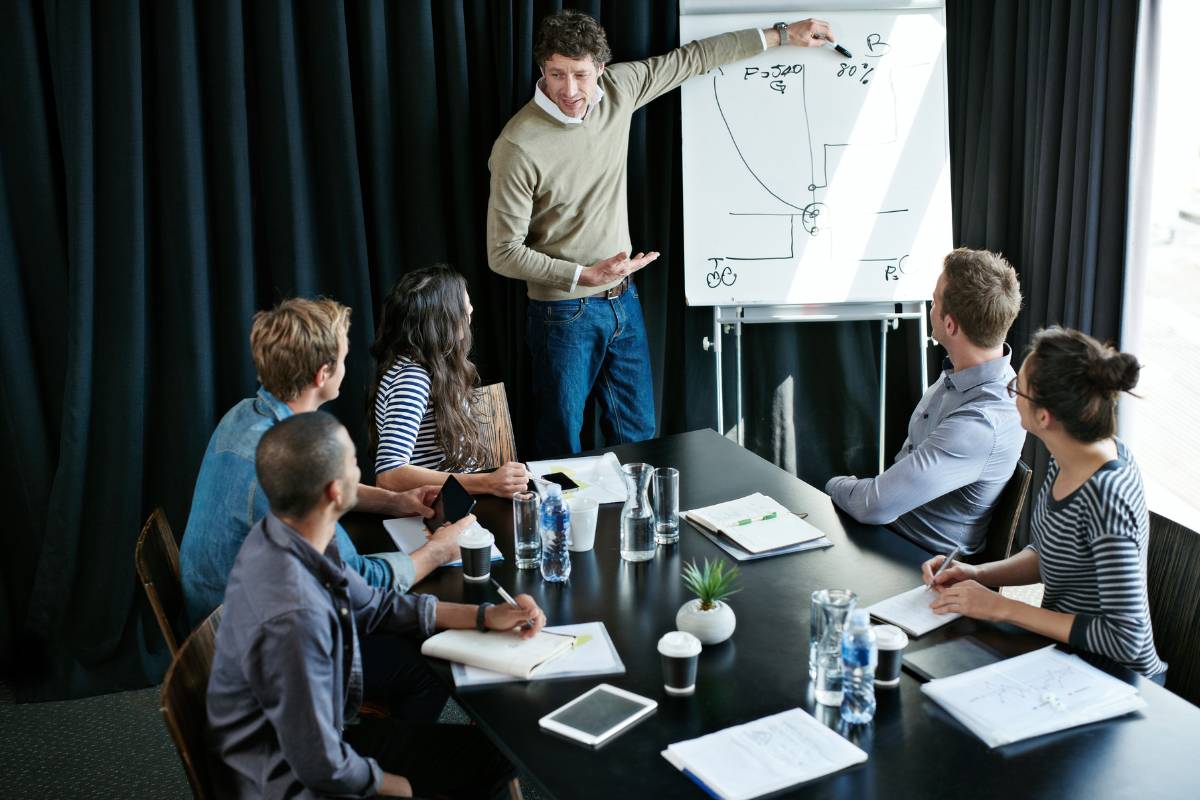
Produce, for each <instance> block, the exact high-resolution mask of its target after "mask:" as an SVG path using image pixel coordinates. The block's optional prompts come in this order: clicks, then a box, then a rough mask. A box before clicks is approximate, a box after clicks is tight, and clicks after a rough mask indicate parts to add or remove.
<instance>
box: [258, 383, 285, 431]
mask: <svg viewBox="0 0 1200 800" xmlns="http://www.w3.org/2000/svg"><path fill="white" fill-rule="evenodd" d="M254 407H255V410H257V411H258V413H260V414H262V415H263V416H264V417H272V418H274V420H275V421H276V422H282V421H283V420H285V419H287V418H288V417H290V416H292V409H291V407H290V406H289V405H288V404H287V403H285V402H283V401H282V400H280V399H279V398H278V397H276V396H275V395H273V394H271V393H270V392H268V391H267V387H265V386H259V387H258V399H257V400H256V401H255V402H254Z"/></svg>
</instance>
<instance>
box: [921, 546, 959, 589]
mask: <svg viewBox="0 0 1200 800" xmlns="http://www.w3.org/2000/svg"><path fill="white" fill-rule="evenodd" d="M960 550H962V548H961V547H956V548H954V549H953V550H951V551H950V555H948V556H946V560H945V561H943V562H942V564H941V566H939V567H938V568H937V572H935V573H933V577H931V578H930V579H929V585H928V586H926V587H925V589H926V590H929V589H932V588H933V582H934V581H936V580H937V576H938V575H941V574H942V573H943V572H945V571H946V568H947V567H949V566H950V565H951V564H952V563H954V559H956V558H958V553H959V551H960Z"/></svg>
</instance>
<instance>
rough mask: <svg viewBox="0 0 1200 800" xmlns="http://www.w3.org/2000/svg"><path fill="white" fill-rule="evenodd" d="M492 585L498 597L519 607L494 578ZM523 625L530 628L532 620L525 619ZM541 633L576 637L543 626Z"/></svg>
mask: <svg viewBox="0 0 1200 800" xmlns="http://www.w3.org/2000/svg"><path fill="white" fill-rule="evenodd" d="M492 585H493V586H495V587H496V591H497V592H499V593H500V597H502V598H503V599H504V602H506V603H508V604H509V605H510V606H512V607H513V608H520V606H519V605H517V601H516V600H514V599H513V596H512V595H511V594H509V593H508V592H506V591H505V590H504V587H503V586H501V585H500V583H499V582H498V581H497V580H496V579H495V578H492ZM525 627H527V628H532V627H533V620H529V619H527V620H525ZM542 633H545V634H549V635H550V636H566V637H567V638H568V639H574V638H576V637H574V636H572V635H571V634H569V633H557V632H556V631H548V630H545V629H544V628H543V629H542Z"/></svg>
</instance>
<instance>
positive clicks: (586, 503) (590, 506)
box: [567, 495, 600, 514]
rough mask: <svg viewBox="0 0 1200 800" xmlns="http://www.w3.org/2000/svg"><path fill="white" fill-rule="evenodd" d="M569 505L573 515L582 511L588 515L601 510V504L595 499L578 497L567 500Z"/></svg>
mask: <svg viewBox="0 0 1200 800" xmlns="http://www.w3.org/2000/svg"><path fill="white" fill-rule="evenodd" d="M567 505H568V506H570V508H571V513H572V514H575V513H577V512H580V511H582V512H584V513H587V512H588V511H595V510H598V509H599V508H600V503H599V502H597V501H596V500H595V499H593V498H591V497H579V496H578V495H576V496H575V497H572V498H571V499H569V500H567Z"/></svg>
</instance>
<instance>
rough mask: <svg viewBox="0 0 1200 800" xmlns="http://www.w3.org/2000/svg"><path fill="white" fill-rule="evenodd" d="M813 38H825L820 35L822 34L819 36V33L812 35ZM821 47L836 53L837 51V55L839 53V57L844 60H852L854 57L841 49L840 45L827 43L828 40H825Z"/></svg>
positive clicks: (844, 49)
mask: <svg viewBox="0 0 1200 800" xmlns="http://www.w3.org/2000/svg"><path fill="white" fill-rule="evenodd" d="M813 38H814V39H825V36H824V35H822V34H820V33H814V34H813ZM821 47H828V48H829V49H830V50H836V51H837V52H838V53H840V54H841V55H842V56H843V57H844V58H854V56H853V55H852V54H851V53H850V51H849V50H847V49H846V48H844V47H842V46H841V45H840V44H838V43H837V42H831V41H829V40H828V39H826V40H825V43H824V44H822V45H821Z"/></svg>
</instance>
